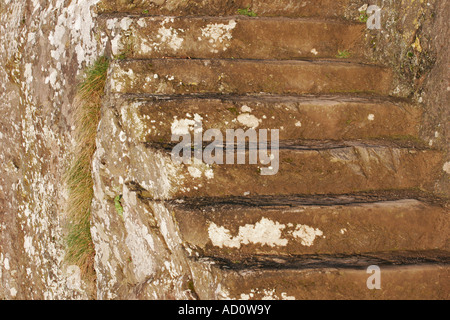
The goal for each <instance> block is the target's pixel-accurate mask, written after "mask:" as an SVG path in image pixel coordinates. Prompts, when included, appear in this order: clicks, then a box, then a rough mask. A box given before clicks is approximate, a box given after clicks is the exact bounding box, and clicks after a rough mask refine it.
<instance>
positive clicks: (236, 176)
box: [105, 134, 442, 199]
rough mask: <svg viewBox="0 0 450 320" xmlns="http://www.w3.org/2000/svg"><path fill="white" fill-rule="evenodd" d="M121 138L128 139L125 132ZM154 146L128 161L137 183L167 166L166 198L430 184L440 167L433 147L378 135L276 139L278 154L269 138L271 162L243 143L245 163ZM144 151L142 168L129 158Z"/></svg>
mask: <svg viewBox="0 0 450 320" xmlns="http://www.w3.org/2000/svg"><path fill="white" fill-rule="evenodd" d="M124 139H127V137H126V134H124ZM128 141H131V139H129V140H128ZM383 143H384V145H383ZM154 147H155V145H145V144H139V145H136V146H135V147H132V151H130V154H128V155H127V157H129V158H130V166H131V167H135V168H136V172H135V173H134V177H135V178H133V179H137V180H136V181H135V182H136V183H137V184H139V183H140V182H139V181H140V180H139V177H141V176H142V177H145V176H152V177H153V176H154V173H153V172H151V171H153V169H152V168H154V167H164V168H166V169H165V172H166V173H165V174H167V176H166V177H164V178H163V177H161V179H164V180H167V181H171V183H172V185H173V188H172V189H171V190H170V194H169V195H167V196H165V199H181V198H188V197H225V196H243V195H244V196H246V195H251V196H257V195H292V194H345V193H354V192H358V191H376V190H389V189H395V190H397V189H414V188H416V189H417V188H419V189H424V190H431V189H432V187H433V185H434V181H436V180H437V178H438V177H439V175H440V174H441V172H440V170H439V169H440V168H441V167H442V165H441V164H442V153H441V152H440V151H438V150H428V149H416V148H407V147H402V146H397V145H395V144H393V143H388V142H383V141H373V142H359V141H353V142H342V143H338V142H324V141H318V142H317V141H309V142H306V141H302V142H301V143H300V142H296V143H295V144H292V145H289V144H287V143H286V144H284V145H283V144H280V150H279V156H277V154H276V152H273V153H271V152H270V150H271V148H272V146H271V145H270V144H269V145H268V147H267V149H268V150H269V152H268V153H269V156H268V157H271V160H269V159H267V160H268V161H267V162H270V163H265V164H261V157H260V155H259V154H258V153H259V152H256V151H258V150H255V149H256V148H253V149H252V150H251V151H249V150H248V148H247V150H246V152H245V151H241V150H240V151H239V152H240V153H241V152H245V154H244V156H245V159H241V160H243V161H242V162H244V164H234V165H233V164H230V162H231V161H230V160H231V159H229V160H227V159H226V154H227V152H226V150H225V151H224V153H223V157H220V158H219V156H218V157H217V158H218V161H220V160H222V163H224V164H205V163H204V162H199V160H196V159H194V161H191V164H182V163H181V164H180V161H181V159H172V155H171V154H172V153H173V154H174V155H175V154H176V151H173V146H166V149H163V150H159V151H158V149H154ZM187 149H188V150H186V155H187V156H188V157H190V156H193V155H194V151H195V150H193V151H192V152H191V145H190V144H189V145H188V147H187ZM233 149H234V148H233ZM233 149H231V148H230V150H229V152H228V154H230V155H231V157H234V158H235V161H234V163H236V153H237V152H236V150H235V149H234V152H233ZM260 150H263V149H260ZM272 150H274V149H272ZM105 151H106V152H108V146H105ZM197 151H202V149H201V148H199V150H197ZM249 152H251V153H253V154H254V156H255V155H256V156H257V157H258V159H257V161H256V164H250V163H249ZM200 153H201V152H200ZM261 153H263V152H261ZM144 154H152V155H151V156H146V157H148V159H147V160H146V161H147V162H146V163H147V164H148V165H147V166H146V167H144V168H143V167H142V166H140V165H138V164H137V163H136V164H134V161H138V162H139V161H141V160H142V157H143V156H144ZM205 154H206V152H205ZM209 154H211V150H210V152H209ZM270 154H271V156H270ZM180 155H182V153H181V152H180ZM217 155H219V153H218V154H217ZM197 158H200V156H199V155H197ZM189 159H190V158H189ZM189 159H187V160H189ZM203 159H204V160H205V159H207V158H206V157H205V158H203ZM213 160H214V159H213ZM277 163H279V166H277ZM155 179H159V178H158V177H155ZM138 189H144V190H146V191H145V192H144V193H143V196H145V197H149V198H155V199H159V197H158V196H157V194H159V193H158V192H159V191H158V190H153V189H152V188H146V187H145V186H141V187H140V188H138Z"/></svg>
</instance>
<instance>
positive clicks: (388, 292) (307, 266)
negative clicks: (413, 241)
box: [192, 250, 450, 300]
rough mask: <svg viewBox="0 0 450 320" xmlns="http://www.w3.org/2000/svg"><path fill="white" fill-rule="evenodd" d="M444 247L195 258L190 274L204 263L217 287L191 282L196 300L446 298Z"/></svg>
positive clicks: (449, 268) (447, 269)
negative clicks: (372, 269) (375, 283)
mask: <svg viewBox="0 0 450 320" xmlns="http://www.w3.org/2000/svg"><path fill="white" fill-rule="evenodd" d="M449 261H450V260H449V252H448V251H440V250H434V251H419V252H390V253H373V254H364V255H307V256H302V257H278V256H272V257H254V258H251V259H249V260H240V261H236V260H222V259H214V258H200V259H198V260H197V261H196V262H194V263H193V267H192V269H193V273H194V274H195V273H196V272H198V271H199V270H202V269H204V268H205V266H209V268H210V270H211V272H212V278H213V279H217V280H216V281H218V282H219V283H220V284H221V287H220V288H221V290H220V291H215V292H212V290H208V289H207V288H208V285H207V283H203V282H202V281H204V279H202V278H200V277H199V278H198V279H197V281H198V282H197V283H196V282H194V286H195V288H205V289H202V290H201V291H200V289H198V290H196V293H197V294H198V295H199V297H200V299H243V300H247V299H251V300H262V299H275V300H288V299H292V300H293V299H296V300H308V299H311V300H315V299H319V300H320V299H371V300H373V299H375V300H376V299H388V300H392V299H394V300H395V299H444V300H447V299H449V297H450V293H449V292H450V291H449V289H450V280H449V279H450V277H449V275H450V266H449ZM371 265H376V266H378V267H379V268H380V271H381V278H380V279H381V289H380V290H369V289H368V288H367V280H368V278H369V276H370V275H371V274H369V273H367V268H368V267H369V266H371Z"/></svg>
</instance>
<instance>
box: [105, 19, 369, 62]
mask: <svg viewBox="0 0 450 320" xmlns="http://www.w3.org/2000/svg"><path fill="white" fill-rule="evenodd" d="M101 21H102V26H103V29H104V30H105V31H106V32H107V34H108V36H109V38H110V45H111V50H112V54H113V55H115V56H119V55H123V56H126V57H127V58H129V59H149V58H163V57H191V58H229V59H231V58H235V59H277V60H282V59H299V58H335V57H336V56H337V55H338V53H339V51H341V52H344V51H345V50H346V51H348V52H349V53H350V56H349V58H359V57H361V56H362V50H363V45H362V44H363V41H362V40H363V30H364V28H365V25H363V24H360V23H358V24H355V23H346V22H337V21H323V20H311V19H290V18H257V19H253V18H248V17H226V18H225V17H174V18H170V17H163V16H158V17H140V16H134V17H133V16H131V17H128V16H126V17H105V18H104V19H102V20H101Z"/></svg>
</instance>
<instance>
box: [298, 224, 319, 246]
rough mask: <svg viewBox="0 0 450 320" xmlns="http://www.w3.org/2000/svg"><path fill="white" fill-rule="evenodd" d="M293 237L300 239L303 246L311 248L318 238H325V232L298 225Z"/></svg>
mask: <svg viewBox="0 0 450 320" xmlns="http://www.w3.org/2000/svg"><path fill="white" fill-rule="evenodd" d="M292 235H293V236H294V237H295V238H300V239H301V244H302V245H304V246H307V247H310V246H312V245H313V244H314V240H315V239H316V237H320V236H323V232H322V231H321V230H319V229H317V228H316V229H314V228H313V227H310V226H307V225H297V227H296V228H295V231H294V232H293V233H292Z"/></svg>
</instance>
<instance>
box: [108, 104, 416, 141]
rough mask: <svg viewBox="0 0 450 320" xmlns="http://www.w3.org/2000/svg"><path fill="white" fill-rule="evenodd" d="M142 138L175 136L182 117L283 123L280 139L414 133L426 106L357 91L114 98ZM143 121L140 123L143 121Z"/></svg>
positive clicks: (231, 123) (268, 125) (266, 125)
mask: <svg viewBox="0 0 450 320" xmlns="http://www.w3.org/2000/svg"><path fill="white" fill-rule="evenodd" d="M111 107H115V108H116V109H117V110H118V112H119V113H120V114H122V115H123V124H124V125H123V126H124V130H125V132H126V133H127V135H128V136H130V137H132V138H133V141H137V142H166V143H169V142H170V141H171V135H172V130H173V128H172V126H173V124H174V123H175V122H176V121H180V120H183V119H184V120H186V121H192V120H193V119H194V117H195V116H200V117H201V119H202V125H203V130H204V131H206V130H208V129H219V130H220V131H221V132H222V134H225V132H226V130H227V129H234V130H236V129H243V130H248V129H250V127H249V126H251V125H252V123H249V121H253V122H254V121H256V123H257V127H256V128H255V129H257V130H259V129H267V130H270V129H280V137H279V138H280V140H297V139H315V140H329V139H330V140H331V139H332V140H351V139H374V138H380V137H384V138H392V139H410V138H417V137H418V135H419V124H420V120H421V118H422V113H423V110H422V109H421V108H420V107H418V106H414V105H411V104H408V103H406V102H405V101H401V100H395V99H383V98H380V97H365V98H364V97H352V96H279V95H252V96H239V97H238V96H217V95H212V96H209V95H207V96H187V97H186V96H163V97H161V96H147V95H144V96H134V95H132V96H127V95H125V96H120V97H118V98H117V99H116V100H112V101H111ZM137 124H139V125H137Z"/></svg>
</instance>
